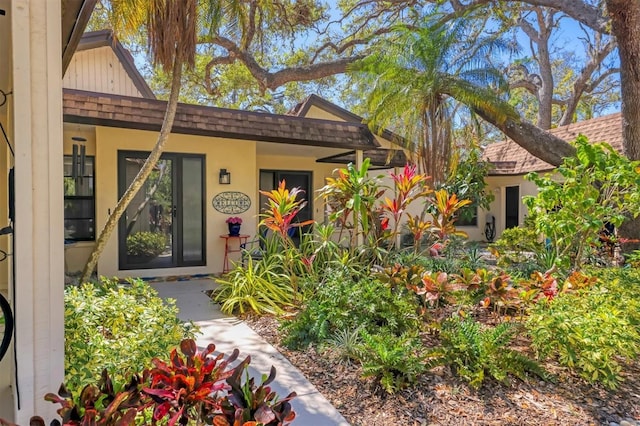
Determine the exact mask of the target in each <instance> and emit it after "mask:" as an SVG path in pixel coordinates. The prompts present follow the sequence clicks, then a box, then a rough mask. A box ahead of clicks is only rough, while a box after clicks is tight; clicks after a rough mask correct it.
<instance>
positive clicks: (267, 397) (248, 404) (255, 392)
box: [213, 357, 296, 426]
mask: <svg viewBox="0 0 640 426" xmlns="http://www.w3.org/2000/svg"><path fill="white" fill-rule="evenodd" d="M249 362H251V358H250V357H247V358H246V359H245V360H244V361H243V362H241V363H240V365H238V367H236V369H235V371H234V372H233V374H232V375H231V376H229V377H228V378H227V384H228V385H229V386H230V387H231V390H230V392H229V395H228V396H227V397H226V398H225V399H223V400H222V402H221V408H222V414H218V415H217V416H215V417H214V418H213V424H214V425H215V426H258V425H260V426H286V425H289V424H290V423H291V422H292V421H293V420H294V419H295V417H296V414H295V412H294V411H293V410H292V409H291V403H290V401H291V400H292V399H293V398H294V397H295V396H296V393H295V392H291V393H290V394H289V395H287V396H286V397H285V398H282V399H278V395H277V394H276V393H275V392H274V391H273V390H272V389H271V387H270V386H269V384H270V383H271V382H272V381H273V379H275V377H276V369H275V368H274V367H271V372H270V374H269V376H268V377H267V376H264V375H263V376H262V381H261V383H260V385H256V384H255V379H254V378H253V377H252V378H249V373H248V371H247V366H248V365H249ZM243 373H244V375H245V380H244V382H242V380H241V379H242V374H243Z"/></svg>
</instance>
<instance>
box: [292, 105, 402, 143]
mask: <svg viewBox="0 0 640 426" xmlns="http://www.w3.org/2000/svg"><path fill="white" fill-rule="evenodd" d="M313 106H315V107H318V108H320V109H322V110H324V111H327V112H329V113H331V114H333V115H335V116H337V117H340V118H342V119H343V120H344V121H349V122H352V123H364V121H365V120H364V118H362V117H360V116H359V115H357V114H354V113H353V112H351V111H349V110H347V109H344V108H342V107H341V106H338V105H336V104H334V103H333V102H329V101H328V100H326V99H324V98H321V97H320V96H318V95H315V94H311V95H309V96H307V97H306V98H305V99H304V100H303V101H302V102H300V103H298V104H297V105H296V106H294V107H293V108H292V109H291V110H290V111H289V112H288V113H287V114H288V115H293V116H297V117H304V116H306V115H307V113H308V112H309V110H310V109H311V107H313ZM378 130H379V129H374V131H376V132H378ZM378 134H379V135H380V136H382V137H383V138H385V139H386V140H388V141H391V142H394V143H397V144H400V145H402V144H403V141H404V139H403V138H402V136H400V135H397V134H395V133H393V132H392V131H390V130H389V129H383V130H382V132H379V133H378Z"/></svg>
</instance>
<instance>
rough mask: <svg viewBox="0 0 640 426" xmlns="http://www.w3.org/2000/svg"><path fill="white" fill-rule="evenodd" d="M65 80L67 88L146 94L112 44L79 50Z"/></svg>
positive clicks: (140, 95) (134, 94)
mask: <svg viewBox="0 0 640 426" xmlns="http://www.w3.org/2000/svg"><path fill="white" fill-rule="evenodd" d="M62 84H63V87H64V88H67V89H78V90H86V91H90V92H98V93H108V94H113V95H121V96H133V97H138V98H140V97H142V94H141V93H140V91H139V90H138V89H137V88H136V86H135V84H134V83H133V81H132V80H131V78H130V77H129V75H128V74H127V72H126V71H125V69H124V67H123V66H122V64H121V63H120V60H119V59H118V57H117V56H116V55H115V54H114V53H113V49H112V48H111V47H109V46H104V47H99V48H96V49H89V50H83V51H79V52H76V54H75V55H74V56H73V59H72V60H71V64H70V65H69V68H68V69H67V72H66V74H65V76H64V79H63V81H62Z"/></svg>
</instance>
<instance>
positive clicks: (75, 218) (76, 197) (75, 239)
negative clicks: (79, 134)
mask: <svg viewBox="0 0 640 426" xmlns="http://www.w3.org/2000/svg"><path fill="white" fill-rule="evenodd" d="M67 159H68V160H70V161H73V156H71V155H64V156H63V163H62V164H63V168H64V164H65V162H66V160H67ZM85 161H87V162H89V161H90V163H91V171H92V173H91V174H85V175H84V176H82V179H91V181H92V184H91V185H90V186H89V187H90V188H91V189H92V191H91V195H67V194H66V191H65V194H64V202H65V204H66V203H67V202H70V203H74V202H78V201H79V202H80V203H82V202H85V201H91V207H92V208H91V211H92V213H93V214H92V215H91V216H90V217H89V216H73V217H68V216H67V209H66V208H65V209H64V229H65V241H73V242H79V241H95V240H96V158H95V156H94V155H87V156H86V157H85ZM72 177H73V176H72V175H67V174H65V173H64V172H63V180H64V179H67V178H72ZM63 184H64V182H63ZM67 221H89V223H90V224H91V231H90V234H89V235H88V236H82V237H74V236H68V237H67Z"/></svg>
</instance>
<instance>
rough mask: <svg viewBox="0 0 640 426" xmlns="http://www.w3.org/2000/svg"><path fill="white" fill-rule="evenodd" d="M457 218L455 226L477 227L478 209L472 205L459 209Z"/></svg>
mask: <svg viewBox="0 0 640 426" xmlns="http://www.w3.org/2000/svg"><path fill="white" fill-rule="evenodd" d="M457 216H458V220H456V222H455V224H456V226H478V207H477V206H474V205H473V204H470V205H468V206H465V207H463V208H462V209H460V211H459V212H458V214H457Z"/></svg>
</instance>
